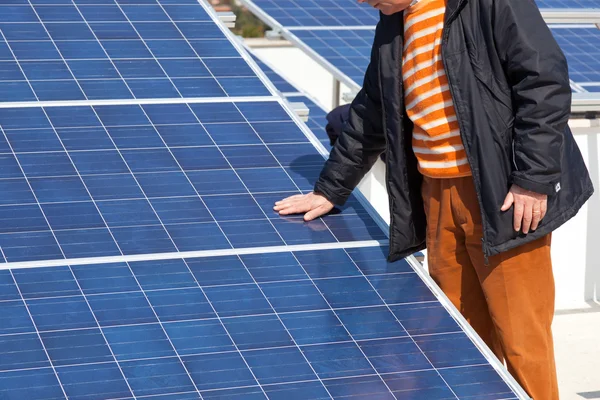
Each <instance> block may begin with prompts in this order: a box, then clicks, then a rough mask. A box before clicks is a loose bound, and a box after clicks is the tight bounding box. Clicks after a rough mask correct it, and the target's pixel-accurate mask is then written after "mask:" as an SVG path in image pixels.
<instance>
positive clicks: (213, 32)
mask: <svg viewBox="0 0 600 400" xmlns="http://www.w3.org/2000/svg"><path fill="white" fill-rule="evenodd" d="M9 3H10V4H8V5H0V34H1V35H0V101H35V100H41V101H51V100H85V99H89V100H97V99H133V98H138V99H142V98H173V97H188V98H189V97H222V96H260V95H270V93H269V91H268V89H267V88H266V87H265V86H264V84H263V83H262V81H261V80H260V79H259V78H258V77H257V75H256V74H255V73H254V71H253V70H252V69H251V68H250V66H249V65H248V64H247V63H246V61H245V60H244V59H243V58H242V57H241V55H240V53H239V52H238V51H237V50H236V49H235V47H234V46H233V45H232V43H231V42H230V41H229V40H228V39H227V38H226V36H225V34H224V33H223V31H221V29H220V28H219V27H218V25H216V24H215V23H214V22H213V21H212V19H211V18H210V16H209V15H208V13H207V12H206V11H205V10H204V8H203V7H202V6H200V4H198V3H197V2H193V1H176V2H174V1H170V0H148V1H143V2H141V3H139V2H130V1H118V2H116V3H115V2H114V1H109V2H105V1H74V2H71V1H58V2H57V1H55V0H53V1H48V2H35V1H33V2H31V3H32V4H33V5H30V4H29V2H28V1H18V2H16V3H15V2H14V1H11V2H9Z"/></svg>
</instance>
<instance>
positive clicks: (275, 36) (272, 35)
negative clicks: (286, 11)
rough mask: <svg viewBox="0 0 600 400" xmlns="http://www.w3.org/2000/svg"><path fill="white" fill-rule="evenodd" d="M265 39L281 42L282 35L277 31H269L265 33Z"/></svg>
mask: <svg viewBox="0 0 600 400" xmlns="http://www.w3.org/2000/svg"><path fill="white" fill-rule="evenodd" d="M265 37H266V38H267V40H282V39H283V34H282V33H281V31H280V30H279V29H271V30H268V31H267V32H265Z"/></svg>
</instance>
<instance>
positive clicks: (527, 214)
mask: <svg viewBox="0 0 600 400" xmlns="http://www.w3.org/2000/svg"><path fill="white" fill-rule="evenodd" d="M532 222H533V204H532V203H531V202H524V203H523V224H522V226H521V230H522V231H523V233H524V234H528V233H529V229H530V228H531V223H532Z"/></svg>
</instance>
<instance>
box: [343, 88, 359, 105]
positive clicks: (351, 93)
mask: <svg viewBox="0 0 600 400" xmlns="http://www.w3.org/2000/svg"><path fill="white" fill-rule="evenodd" d="M357 94H358V92H357V91H356V90H351V91H349V92H345V93H344V94H343V95H342V100H343V101H344V102H346V103H352V101H353V100H354V98H355V97H356V95H357Z"/></svg>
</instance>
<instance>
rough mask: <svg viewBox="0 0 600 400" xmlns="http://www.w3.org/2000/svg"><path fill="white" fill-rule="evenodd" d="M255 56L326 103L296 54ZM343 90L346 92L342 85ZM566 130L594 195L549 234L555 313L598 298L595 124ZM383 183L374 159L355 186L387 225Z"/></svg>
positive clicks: (599, 152)
mask: <svg viewBox="0 0 600 400" xmlns="http://www.w3.org/2000/svg"><path fill="white" fill-rule="evenodd" d="M255 52H256V53H258V54H259V55H260V56H261V57H264V58H265V59H266V60H267V61H268V62H269V63H270V64H271V65H273V66H274V67H275V68H277V69H278V70H279V71H280V72H281V73H282V74H283V75H285V77H286V78H287V79H288V80H290V81H291V82H292V83H295V84H296V85H297V86H298V87H300V88H302V89H304V90H305V91H307V92H309V93H310V94H312V95H313V96H314V97H315V98H317V99H318V100H319V101H320V102H321V104H324V105H331V104H332V93H333V78H332V77H331V75H330V74H329V73H328V72H327V71H326V70H325V69H323V68H322V67H321V66H319V65H318V64H316V63H315V62H314V61H312V60H311V59H310V58H309V57H307V56H306V55H305V54H304V53H303V52H302V51H301V50H298V49H296V48H257V49H255ZM344 91H347V89H346V88H344V87H342V93H344ZM591 125H595V126H591ZM571 126H572V127H573V131H574V134H575V137H576V140H577V143H578V144H579V146H580V149H581V152H582V153H583V156H584V158H585V161H586V163H587V165H588V168H589V170H590V173H591V175H592V179H593V180H594V185H595V187H596V191H597V192H596V194H594V197H593V198H592V199H591V200H590V201H589V202H588V203H587V204H586V205H585V206H584V207H583V209H582V210H581V211H580V212H579V214H577V216H576V217H575V218H573V219H572V220H571V221H569V222H568V223H567V224H565V225H564V226H563V227H562V228H560V229H559V230H557V231H556V232H555V234H554V235H553V244H552V246H553V248H552V257H553V263H554V273H555V280H556V308H557V310H572V309H585V308H589V307H590V306H591V305H592V304H593V302H594V301H596V302H598V301H599V300H600V194H599V193H598V192H600V172H599V170H600V167H599V163H600V160H599V157H600V121H592V122H590V121H571ZM586 126H587V127H586ZM384 179H385V168H384V165H383V163H381V162H380V161H379V162H378V163H377V164H376V165H375V167H374V168H373V170H372V171H371V172H370V173H369V174H368V175H367V176H366V177H365V179H364V180H363V182H362V183H361V185H360V186H359V188H360V190H361V191H362V192H363V193H364V194H365V195H366V196H367V198H368V199H369V201H370V202H371V203H372V204H373V206H374V207H375V208H376V209H377V210H378V211H379V213H380V214H381V215H382V217H384V218H385V219H386V220H387V221H389V209H388V203H387V194H386V190H385V184H384Z"/></svg>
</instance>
